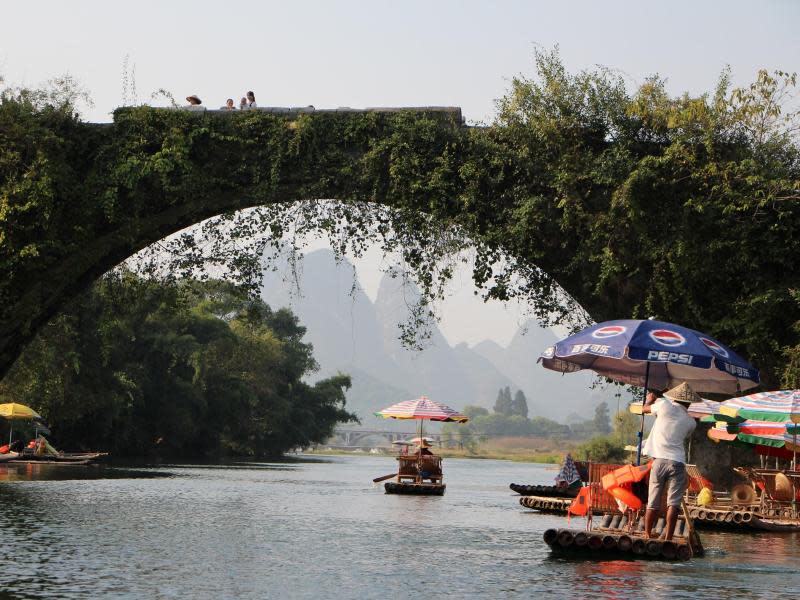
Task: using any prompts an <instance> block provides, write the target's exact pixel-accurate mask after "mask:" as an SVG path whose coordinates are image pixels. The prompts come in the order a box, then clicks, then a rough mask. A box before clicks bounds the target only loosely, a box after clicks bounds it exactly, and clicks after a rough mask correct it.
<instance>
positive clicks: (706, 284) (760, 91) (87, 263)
mask: <svg viewBox="0 0 800 600" xmlns="http://www.w3.org/2000/svg"><path fill="white" fill-rule="evenodd" d="M795 84H796V78H795V76H794V75H792V74H786V73H782V72H775V73H768V72H767V71H762V72H760V73H759V74H758V76H757V79H756V81H755V82H754V83H753V84H752V85H751V86H748V87H744V88H738V89H737V88H733V87H732V85H731V83H730V80H729V77H728V75H727V73H723V74H722V76H721V78H720V81H719V82H718V83H717V85H716V87H715V88H714V89H713V90H711V91H710V92H709V93H707V94H702V95H699V96H690V95H683V96H679V97H671V96H670V95H669V94H668V93H667V91H666V88H665V85H664V82H663V80H661V79H659V78H652V79H649V80H647V81H646V82H645V83H644V84H642V85H641V86H639V87H638V88H637V89H635V90H632V91H631V90H628V89H627V88H626V86H625V84H624V81H623V79H622V76H621V75H619V74H617V73H614V72H613V71H609V70H605V69H596V70H590V71H582V72H579V73H575V74H573V73H569V72H567V70H566V69H565V68H564V66H563V64H562V63H561V61H560V59H559V57H558V55H557V53H555V52H551V53H548V52H543V53H538V54H537V56H536V74H535V76H534V77H532V78H525V77H517V78H514V79H513V80H512V82H511V87H510V89H509V91H508V93H507V94H506V96H505V97H503V98H502V99H501V100H500V101H499V103H498V115H497V118H496V120H495V122H493V123H492V124H491V125H489V126H487V127H481V128H465V127H461V126H460V124H459V123H454V122H450V121H448V120H447V118H444V119H443V117H442V115H441V114H434V113H431V112H426V111H400V112H397V113H352V114H348V113H341V114H334V113H320V114H308V115H300V116H299V117H296V118H295V117H292V118H290V119H289V118H286V117H284V116H280V115H275V114H267V113H260V112H257V111H245V112H242V113H240V114H235V115H212V114H208V115H201V114H196V113H189V112H182V111H177V110H158V109H152V108H149V107H136V108H126V109H120V110H118V111H117V112H116V113H115V120H114V124H113V125H110V126H106V127H99V126H96V125H92V124H87V123H82V122H81V121H80V120H79V119H78V118H77V117H76V116H75V115H74V113H73V112H72V110H71V106H70V104H69V102H67V101H65V102H63V103H61V104H59V102H58V101H57V100H53V99H49V100H46V101H44V100H41V99H40V98H38V97H35V96H31V95H30V94H28V95H26V94H24V93H21V92H19V91H14V90H11V91H6V92H5V93H4V94H3V96H2V99H1V101H0V372H3V371H4V370H5V369H7V368H8V367H9V365H10V364H11V363H12V362H13V360H14V359H15V358H16V357H17V356H18V354H19V352H20V351H21V349H22V347H23V346H24V344H25V343H27V342H28V341H29V340H30V339H31V338H32V336H33V335H34V334H35V332H36V331H37V330H38V329H39V328H40V327H41V326H42V325H43V324H44V323H46V322H47V320H48V319H49V318H51V317H52V316H54V315H55V314H56V313H57V311H58V309H59V308H60V307H61V306H63V304H64V302H65V301H66V300H67V299H68V298H70V297H72V296H74V295H75V294H77V293H78V292H79V291H80V290H82V289H85V288H86V287H87V286H88V285H89V284H90V283H91V281H93V280H95V279H96V278H97V277H98V276H99V275H101V274H102V273H103V272H105V271H106V270H108V269H109V268H111V267H112V266H114V265H115V264H117V263H118V262H119V261H121V260H123V259H124V258H126V257H127V256H129V255H130V254H131V253H133V252H136V251H138V250H140V249H142V248H144V247H146V246H147V245H148V244H151V243H153V242H155V241H157V240H159V239H161V238H163V237H164V236H166V235H167V234H170V233H173V232H176V231H178V230H180V229H181V228H183V227H186V226H188V225H190V224H193V223H197V222H199V221H201V220H203V219H205V218H208V217H212V216H214V215H220V214H222V216H221V217H219V218H218V219H216V220H215V221H213V222H211V223H210V224H208V226H207V227H205V228H204V231H203V234H204V235H205V236H206V239H205V241H204V242H203V243H202V244H199V243H198V241H197V238H196V237H195V236H191V235H183V236H179V237H178V238H176V239H175V240H173V242H174V245H173V246H171V247H170V248H168V250H169V255H170V256H173V257H176V258H175V260H174V263H173V272H175V273H178V274H181V273H184V274H185V273H195V271H194V269H195V268H196V267H197V265H198V263H199V262H200V261H208V260H211V261H217V262H219V263H221V264H224V265H225V268H226V270H227V272H228V275H230V276H232V277H234V278H238V279H239V280H240V281H245V282H247V281H250V280H252V278H253V277H254V275H255V274H256V271H257V269H256V264H257V262H254V259H253V257H254V256H260V254H259V252H252V250H253V248H256V249H257V250H259V251H260V250H263V249H264V248H265V247H268V246H269V244H270V243H277V242H278V241H280V240H281V239H283V238H285V236H286V235H287V234H298V233H306V232H317V233H319V234H320V235H327V236H328V237H329V238H330V239H331V240H332V242H333V244H334V246H335V248H337V249H338V250H342V251H343V250H351V251H354V252H356V253H358V252H359V251H361V250H363V249H364V248H365V247H366V245H368V244H371V243H374V242H377V243H379V244H382V245H383V247H384V249H386V250H389V251H396V252H399V253H400V254H401V256H402V259H403V261H404V263H405V266H406V267H407V268H408V269H409V270H410V271H411V272H412V273H413V275H414V276H415V278H416V280H417V282H418V283H419V284H420V287H421V290H422V298H423V303H422V309H425V310H427V309H428V308H429V305H428V304H426V302H427V301H429V300H431V299H433V298H435V297H436V296H437V295H438V294H440V293H441V291H442V289H443V288H442V285H441V284H442V282H444V281H446V280H447V278H448V276H449V275H450V274H452V264H451V263H449V262H447V261H446V260H444V259H446V258H447V257H451V256H453V253H454V252H459V251H462V250H464V249H471V251H472V253H473V256H474V270H473V278H474V280H475V283H476V284H477V285H478V286H479V287H480V288H481V289H483V292H484V295H485V296H486V297H488V298H498V299H508V298H511V297H518V298H520V299H522V300H524V301H525V302H526V303H527V305H528V306H529V307H530V310H531V311H532V313H533V315H534V316H536V317H538V318H539V319H540V320H542V321H545V322H553V321H557V322H562V323H567V324H569V323H573V324H574V323H576V322H581V321H582V320H585V319H586V318H589V317H590V318H593V319H595V320H598V321H599V320H605V319H611V318H623V317H633V318H637V317H638V318H646V317H650V316H652V317H656V318H659V319H661V320H665V321H673V322H677V323H680V324H683V325H686V326H689V327H694V328H696V329H699V330H701V331H705V332H708V333H710V334H712V335H714V336H716V337H718V338H719V339H721V340H723V341H725V342H726V343H728V344H730V345H731V346H733V347H734V348H735V349H737V350H738V351H739V352H740V353H742V354H743V355H744V356H746V357H748V358H749V359H751V360H752V361H753V362H754V363H755V364H756V365H757V366H758V367H759V368H760V369H761V370H762V373H763V376H764V379H765V382H766V383H767V385H777V384H778V382H779V378H780V376H781V375H782V373H783V372H784V371H785V369H786V368H787V364H789V362H790V360H791V354H790V351H789V349H790V348H795V347H797V346H798V344H799V343H800V337H799V334H798V332H797V330H795V329H793V328H792V327H791V324H792V323H795V322H797V321H800V306H798V304H797V303H796V302H795V301H794V300H793V298H792V296H791V290H792V289H796V288H798V274H799V272H800V265H798V262H797V261H796V260H795V257H796V256H797V255H798V250H800V248H798V244H800V235H798V228H799V227H800V207H798V199H800V191H798V190H800V183H799V182H800V159H799V157H800V153H798V144H797V137H796V136H797V119H796V117H797V115H796V113H792V112H791V111H789V110H788V106H790V104H788V102H787V98H788V97H789V95H790V94H791V93H793V90H794V86H795ZM331 198H333V199H336V200H337V202H328V201H324V200H322V199H331ZM246 207H261V208H259V209H257V210H252V211H248V212H247V213H246V214H240V215H236V214H234V213H233V212H231V211H234V210H236V209H242V208H246ZM245 240H256V241H255V242H253V244H254V245H251V246H248V245H247V244H245V243H243V242H244V241H245ZM248 257H250V258H248ZM153 264H154V265H155V264H163V263H153ZM182 269H185V271H182ZM584 311H585V312H584ZM410 325H411V326H410V329H409V330H408V331H411V332H412V333H413V330H414V326H415V325H418V323H413V322H412V323H411V324H410Z"/></svg>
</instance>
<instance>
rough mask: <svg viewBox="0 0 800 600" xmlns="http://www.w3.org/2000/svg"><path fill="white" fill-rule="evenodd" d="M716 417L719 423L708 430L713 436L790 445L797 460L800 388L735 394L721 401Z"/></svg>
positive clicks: (779, 446) (715, 438)
mask: <svg viewBox="0 0 800 600" xmlns="http://www.w3.org/2000/svg"><path fill="white" fill-rule="evenodd" d="M713 418H714V419H715V420H716V425H715V426H714V427H713V428H712V429H710V430H709V432H708V436H709V437H710V438H711V439H714V440H724V441H739V442H745V443H748V444H754V445H757V446H767V447H770V448H785V449H790V450H792V452H793V459H794V460H796V452H797V447H798V446H797V434H798V433H800V390H780V391H773V392H761V393H758V394H750V395H748V396H742V397H740V398H731V399H730V400H725V401H724V402H721V403H720V405H719V414H717V415H714V417H713Z"/></svg>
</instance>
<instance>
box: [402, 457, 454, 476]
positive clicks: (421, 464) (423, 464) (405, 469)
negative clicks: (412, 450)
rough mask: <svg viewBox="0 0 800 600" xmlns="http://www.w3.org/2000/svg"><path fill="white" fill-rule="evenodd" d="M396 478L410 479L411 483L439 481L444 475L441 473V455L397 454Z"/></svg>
mask: <svg viewBox="0 0 800 600" xmlns="http://www.w3.org/2000/svg"><path fill="white" fill-rule="evenodd" d="M397 461H398V471H397V480H398V481H400V482H402V481H410V482H411V483H423V482H425V481H430V482H431V483H441V482H442V479H443V478H444V475H443V474H442V457H441V456H437V455H435V454H429V455H428V454H423V455H422V456H414V455H407V456H398V457H397Z"/></svg>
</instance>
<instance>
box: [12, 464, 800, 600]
mask: <svg viewBox="0 0 800 600" xmlns="http://www.w3.org/2000/svg"><path fill="white" fill-rule="evenodd" d="M393 466H394V463H393V460H392V459H391V458H389V457H378V456H363V457H358V456H356V457H324V458H317V457H314V458H307V459H299V460H296V461H289V462H281V463H245V464H236V465H224V466H223V465H212V466H208V465H160V466H150V467H136V468H130V467H128V468H122V467H100V468H98V467H91V468H86V467H75V466H68V467H50V468H48V467H46V466H43V465H42V466H36V467H27V466H25V465H19V466H9V465H6V466H0V507H1V508H2V510H0V598H44V597H48V598H53V597H58V598H98V597H103V598H117V597H118V598H181V599H187V598H191V599H195V598H316V599H319V598H381V599H385V598H421V597H436V596H442V595H444V594H447V595H448V596H452V597H456V598H466V597H482V598H502V597H514V596H520V597H523V596H524V597H531V596H533V595H539V596H540V597H542V598H547V597H561V598H569V597H574V598H588V597H591V598H690V599H692V600H698V599H700V598H714V599H715V600H718V599H719V598H760V597H770V598H781V597H790V596H794V597H796V594H797V593H798V590H800V574H798V568H797V566H798V564H800V544H798V542H800V538H799V537H798V535H797V534H762V533H752V534H733V533H711V532H701V535H702V539H703V543H704V545H705V547H706V550H707V554H706V556H705V557H704V558H695V559H693V560H691V561H689V562H686V563H664V562H645V561H586V560H574V559H571V560H569V559H564V558H555V557H552V556H551V555H550V552H549V550H548V548H547V546H546V545H545V544H544V542H542V533H543V532H544V530H545V529H547V528H549V527H559V526H562V527H563V526H564V524H565V522H566V521H565V519H563V518H560V517H555V516H545V515H539V514H535V513H533V512H531V511H528V510H526V509H523V508H522V507H521V506H520V505H519V503H518V500H517V498H518V496H517V495H516V494H513V493H512V492H511V491H510V490H509V489H508V484H509V483H510V482H517V483H548V482H550V481H551V480H552V478H553V475H554V472H553V471H552V470H551V469H549V468H548V467H546V466H544V465H531V464H524V463H512V462H507V461H490V460H459V459H447V460H446V461H445V472H446V483H447V493H446V494H445V495H444V496H443V497H411V496H392V495H385V494H384V493H383V488H382V486H378V485H373V484H372V481H371V480H372V478H373V477H377V476H380V475H383V474H386V473H390V472H391V471H392V468H393ZM573 523H574V524H576V525H578V524H579V523H580V521H573Z"/></svg>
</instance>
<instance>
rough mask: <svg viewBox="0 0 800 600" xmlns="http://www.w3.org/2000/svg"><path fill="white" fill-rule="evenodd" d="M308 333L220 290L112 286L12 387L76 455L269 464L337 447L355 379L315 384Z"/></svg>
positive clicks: (116, 277)
mask: <svg viewBox="0 0 800 600" xmlns="http://www.w3.org/2000/svg"><path fill="white" fill-rule="evenodd" d="M304 333H305V329H304V328H303V327H302V326H300V324H299V323H298V322H297V318H296V317H295V316H294V315H292V314H291V313H290V312H289V311H288V310H286V309H282V310H279V311H272V310H271V309H270V308H269V307H268V306H266V305H265V304H263V303H262V302H260V301H258V300H253V299H251V298H249V297H248V295H247V292H246V290H242V289H241V288H237V287H235V286H233V285H232V284H230V283H224V282H220V281H208V282H205V283H203V282H198V281H194V280H185V281H183V282H181V284H180V285H163V284H160V283H156V282H151V281H144V280H141V279H139V278H138V277H135V276H133V275H131V274H130V273H127V272H114V273H112V274H109V275H107V276H105V277H103V278H102V279H101V280H100V281H99V282H98V283H97V284H95V285H94V286H93V287H92V288H91V289H90V290H89V291H87V292H86V293H84V294H82V295H81V296H79V297H78V298H76V299H75V300H74V301H72V302H71V303H70V304H69V305H68V306H67V308H66V310H65V311H64V312H63V313H62V314H61V315H59V317H58V318H56V319H54V320H52V321H51V322H50V323H48V325H47V326H46V327H44V328H43V329H42V330H41V332H40V333H39V335H38V336H37V337H36V338H35V339H34V341H33V342H32V343H31V344H30V345H29V347H28V348H27V349H26V351H25V352H24V353H23V354H22V356H21V357H20V359H19V360H18V361H17V362H16V363H15V365H14V367H13V368H12V369H11V371H10V372H9V374H8V375H7V376H6V377H5V379H4V380H3V381H2V383H0V397H3V398H6V399H7V400H13V401H15V402H22V403H25V404H29V405H30V406H32V407H34V408H35V409H36V410H37V411H39V412H40V413H41V414H42V415H43V416H44V417H45V418H46V419H47V420H48V421H49V422H50V423H51V425H52V431H53V435H54V438H53V439H54V441H55V442H56V443H57V444H58V443H59V441H61V442H62V443H63V444H65V445H67V449H73V448H74V449H90V448H91V449H102V450H109V451H111V452H113V453H114V454H115V455H118V456H120V455H123V456H124V455H128V456H147V455H153V454H159V455H165V456H187V457H198V456H209V457H219V456H225V455H237V456H269V455H277V454H280V453H281V452H284V451H286V450H289V449H292V448H296V447H305V446H307V445H309V444H311V443H321V442H323V441H325V440H326V439H327V438H328V437H329V436H330V435H331V434H332V432H333V428H334V426H335V425H336V423H337V422H342V421H344V422H346V421H351V420H355V417H354V416H353V415H351V414H349V413H348V412H346V411H345V410H344V405H345V390H346V389H347V388H348V387H349V385H350V380H349V378H348V377H347V376H345V375H339V376H336V377H332V378H329V379H324V380H322V381H320V382H318V383H316V384H315V385H309V384H307V383H305V382H304V381H303V378H304V377H306V376H307V375H309V374H310V373H312V372H313V371H314V370H316V368H317V365H316V363H315V361H314V358H313V356H312V348H311V346H310V345H309V344H306V343H303V341H302V337H303V334H304Z"/></svg>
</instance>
